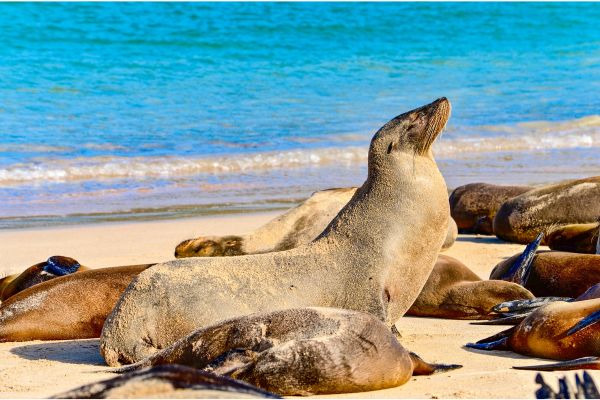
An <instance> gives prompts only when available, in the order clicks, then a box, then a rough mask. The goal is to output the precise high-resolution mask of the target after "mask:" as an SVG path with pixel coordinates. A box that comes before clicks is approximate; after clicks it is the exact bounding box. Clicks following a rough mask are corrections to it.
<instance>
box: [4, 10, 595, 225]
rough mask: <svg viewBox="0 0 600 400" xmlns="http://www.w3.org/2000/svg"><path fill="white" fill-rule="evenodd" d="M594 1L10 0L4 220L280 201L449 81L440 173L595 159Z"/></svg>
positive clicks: (353, 155)
mask: <svg viewBox="0 0 600 400" xmlns="http://www.w3.org/2000/svg"><path fill="white" fill-rule="evenodd" d="M598 21H600V4H598V3H2V4H0V43H1V45H0V229H1V228H4V229H7V228H22V227H39V226H55V225H60V224H74V223H87V222H99V221H120V220H138V219H161V218H175V217H184V216H193V215H204V214H214V213H235V212H247V211H260V210H273V209H284V208H288V207H291V206H292V205H293V204H296V203H297V202H298V201H300V200H301V199H303V198H305V197H307V196H308V195H309V194H310V193H311V192H313V191H315V190H318V189H324V188H329V187H343V186H352V185H360V184H361V183H362V182H363V181H364V179H365V177H366V155H367V148H368V144H369V140H370V138H371V136H372V135H373V134H374V132H375V131H376V130H377V129H378V128H379V127H380V126H381V125H383V124H384V123H385V122H387V121H388V120H389V119H391V118H392V117H394V116H396V115H398V114H400V113H402V112H404V111H407V110H410V109H412V108H415V107H418V106H420V105H423V104H426V103H428V102H430V101H433V100H435V99H436V98H438V97H441V96H446V97H448V98H449V99H450V100H451V101H452V104H453V114H452V118H451V120H450V122H449V124H448V127H447V129H446V131H445V133H444V134H443V135H442V137H441V138H440V139H438V141H437V143H436V144H435V146H434V153H435V155H436V160H437V161H438V165H439V166H440V170H441V171H442V173H443V175H444V177H445V178H446V181H447V184H448V187H450V188H452V187H456V186H458V185H461V184H465V183H469V182H476V181H486V182H492V183H517V184H538V183H546V182H553V181H559V180H563V179H570V178H577V177H582V176H590V175H599V174H600V156H599V154H600V153H599V148H600V95H599V93H600V30H599V29H598Z"/></svg>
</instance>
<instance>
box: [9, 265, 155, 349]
mask: <svg viewBox="0 0 600 400" xmlns="http://www.w3.org/2000/svg"><path fill="white" fill-rule="evenodd" d="M150 265H152V264H145V265H130V266H124V267H113V268H100V269H90V270H88V271H83V272H78V273H76V274H71V275H66V276H61V277H57V278H54V279H52V280H49V281H46V282H42V283H40V284H37V285H35V286H31V287H29V288H27V289H25V290H23V291H21V292H19V293H17V294H15V295H14V296H12V297H10V298H9V299H8V300H6V301H5V302H3V303H2V305H0V342H20V341H26V340H62V339H86V338H95V337H98V336H100V331H101V330H102V325H103V324H104V320H105V319H106V317H107V316H108V314H109V313H110V312H111V310H112V309H113V307H114V305H115V304H116V302H117V300H118V299H119V297H120V296H121V294H122V293H123V291H124V290H125V288H126V287H127V285H129V283H130V282H131V280H132V279H133V278H134V277H135V276H136V275H137V274H139V273H140V272H141V271H143V270H145V269H146V268H148V267H149V266H150Z"/></svg>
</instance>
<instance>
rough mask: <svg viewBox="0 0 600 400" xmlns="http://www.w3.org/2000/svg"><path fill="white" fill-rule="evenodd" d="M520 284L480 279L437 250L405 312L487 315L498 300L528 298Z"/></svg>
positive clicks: (465, 316)
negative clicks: (430, 266)
mask: <svg viewBox="0 0 600 400" xmlns="http://www.w3.org/2000/svg"><path fill="white" fill-rule="evenodd" d="M532 298H533V294H531V292H530V291H529V290H527V289H525V288H524V287H522V286H521V285H518V284H516V283H512V282H504V281H500V280H493V281H483V280H481V278H479V277H478V276H477V275H476V274H475V273H474V272H473V271H471V270H470V269H469V268H468V267H467V266H466V265H464V264H463V263H462V262H460V261H459V260H457V259H456V258H453V257H450V256H446V255H443V254H440V255H439V256H438V260H437V262H436V263H435V266H434V267H433V271H432V272H431V275H429V279H427V282H426V283H425V286H424V287H423V290H421V293H420V294H419V297H417V299H416V300H415V302H414V303H413V305H412V306H411V307H410V309H409V310H408V311H407V312H406V315H412V316H418V317H435V318H449V319H488V318H491V317H492V315H491V314H490V313H492V311H493V310H492V308H493V307H494V306H495V305H497V304H499V303H502V302H506V301H509V300H517V299H532Z"/></svg>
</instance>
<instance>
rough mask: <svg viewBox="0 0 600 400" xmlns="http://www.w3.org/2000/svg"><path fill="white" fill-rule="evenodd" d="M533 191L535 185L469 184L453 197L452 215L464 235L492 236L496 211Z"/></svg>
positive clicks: (456, 190) (455, 191)
mask: <svg viewBox="0 0 600 400" xmlns="http://www.w3.org/2000/svg"><path fill="white" fill-rule="evenodd" d="M532 189H533V186H502V185H492V184H489V183H469V184H467V185H463V186H459V187H457V188H456V189H454V190H453V191H452V193H451V194H450V199H449V200H450V215H451V216H452V219H454V220H455V221H456V225H457V226H458V230H459V232H461V233H479V234H483V235H493V234H494V230H493V228H492V224H493V222H494V217H495V216H496V212H497V211H498V209H499V208H500V206H501V205H502V203H504V202H505V201H506V200H508V199H512V198H513V197H515V196H518V195H520V194H523V193H525V192H528V191H530V190H532Z"/></svg>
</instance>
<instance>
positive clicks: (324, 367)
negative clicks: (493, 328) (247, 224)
mask: <svg viewBox="0 0 600 400" xmlns="http://www.w3.org/2000/svg"><path fill="white" fill-rule="evenodd" d="M164 364H183V365H189V366H191V367H194V368H201V369H206V370H208V371H211V372H214V373H217V374H219V375H226V376H229V377H232V378H235V379H239V380H242V381H245V382H248V383H250V384H252V385H255V386H258V387H260V388H262V389H265V390H268V391H270V392H273V393H277V394H279V395H283V396H294V395H303V396H306V395H312V394H327V393H330V394H331V393H352V392H365V391H371V390H378V389H385V388H390V387H395V386H399V385H402V384H404V383H406V382H407V381H408V380H409V379H410V377H411V376H412V375H431V374H432V373H434V372H439V371H448V370H450V369H455V368H459V367H460V365H447V364H429V363H426V362H425V361H423V360H422V359H421V358H420V357H418V356H417V355H416V354H414V353H410V352H408V351H407V350H406V349H405V348H404V347H402V345H401V344H400V343H399V342H398V341H397V340H396V338H395V336H394V334H392V332H391V331H390V329H389V327H388V326H386V325H385V324H384V323H383V322H381V321H380V320H379V319H377V318H376V317H375V316H373V315H371V314H365V313H360V312H356V311H350V310H342V309H336V308H296V309H286V310H279V311H272V312H267V313H258V314H251V315H247V316H243V317H238V318H233V319H230V320H227V321H222V322H219V323H217V324H215V325H212V326H209V327H204V328H200V329H198V330H196V331H194V332H192V333H190V334H189V335H188V336H186V337H184V338H182V339H180V340H178V341H177V342H175V343H174V344H173V345H171V346H170V347H168V348H166V349H164V350H161V351H159V352H158V353H155V354H154V355H152V356H150V357H149V358H146V359H144V360H141V361H140V362H139V363H136V364H132V365H129V366H126V367H123V368H121V369H120V370H118V371H119V372H128V371H132V370H136V369H138V368H143V367H148V366H156V365H164Z"/></svg>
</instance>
